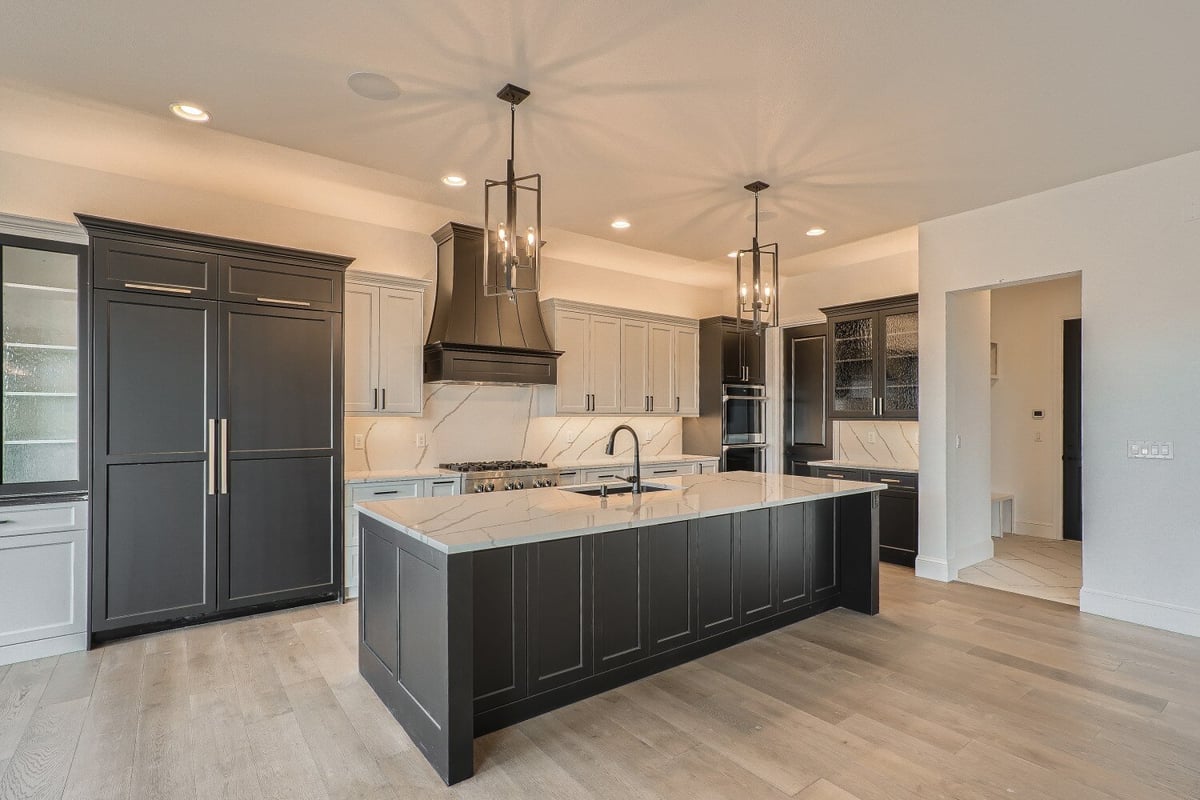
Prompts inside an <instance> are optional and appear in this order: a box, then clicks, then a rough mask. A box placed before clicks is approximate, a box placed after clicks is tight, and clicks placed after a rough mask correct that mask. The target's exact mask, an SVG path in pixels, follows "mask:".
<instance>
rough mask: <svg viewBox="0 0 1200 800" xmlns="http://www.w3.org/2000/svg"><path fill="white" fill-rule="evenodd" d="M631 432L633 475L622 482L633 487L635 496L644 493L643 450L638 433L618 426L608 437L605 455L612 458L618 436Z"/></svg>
mask: <svg viewBox="0 0 1200 800" xmlns="http://www.w3.org/2000/svg"><path fill="white" fill-rule="evenodd" d="M623 430H624V431H629V435H630V436H632V437H633V474H632V475H630V476H629V477H627V478H622V479H621V480H623V481H627V482H628V483H629V484H630V485H631V486H633V490H632V491H633V493H634V494H641V493H642V449H641V443H640V442H639V441H638V435H637V431H635V430H634V429H633V428H631V427H629V426H628V425H618V426H617V427H615V428H613V429H612V433H610V434H609V435H608V445H607V446H606V447H605V448H604V454H605V455H608V456H611V455H612V454H613V443H614V442H616V440H617V434H618V433H620V432H621V431H623Z"/></svg>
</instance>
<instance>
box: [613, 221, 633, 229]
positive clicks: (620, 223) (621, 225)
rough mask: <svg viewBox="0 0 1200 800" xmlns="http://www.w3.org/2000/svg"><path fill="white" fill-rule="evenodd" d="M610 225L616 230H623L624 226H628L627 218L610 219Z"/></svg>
mask: <svg viewBox="0 0 1200 800" xmlns="http://www.w3.org/2000/svg"><path fill="white" fill-rule="evenodd" d="M612 226H613V227H614V228H616V229H617V230H619V231H623V230H625V229H626V228H628V227H629V220H627V219H620V218H618V219H614V220H613V221H612Z"/></svg>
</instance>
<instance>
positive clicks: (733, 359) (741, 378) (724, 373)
mask: <svg viewBox="0 0 1200 800" xmlns="http://www.w3.org/2000/svg"><path fill="white" fill-rule="evenodd" d="M742 367H743V364H742V335H741V334H740V333H739V332H737V331H736V330H733V329H730V328H722V330H721V383H745V382H746V373H745V371H744V370H743V369H742Z"/></svg>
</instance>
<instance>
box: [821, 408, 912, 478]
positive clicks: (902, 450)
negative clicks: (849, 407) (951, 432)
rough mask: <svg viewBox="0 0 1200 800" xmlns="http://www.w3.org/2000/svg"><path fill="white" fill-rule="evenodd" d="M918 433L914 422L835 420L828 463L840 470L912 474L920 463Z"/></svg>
mask: <svg viewBox="0 0 1200 800" xmlns="http://www.w3.org/2000/svg"><path fill="white" fill-rule="evenodd" d="M919 431H920V427H919V425H918V423H917V422H915V421H899V420H835V421H834V423H833V453H834V457H833V459H832V461H833V462H836V466H843V467H850V466H852V465H853V466H857V467H861V468H864V469H872V468H876V467H877V468H880V469H884V468H887V467H891V468H892V469H897V470H911V471H914V472H915V471H916V470H917V468H918V467H919V466H920V463H921V457H920V436H919ZM872 434H874V438H875V441H874V442H872V441H871V437H872Z"/></svg>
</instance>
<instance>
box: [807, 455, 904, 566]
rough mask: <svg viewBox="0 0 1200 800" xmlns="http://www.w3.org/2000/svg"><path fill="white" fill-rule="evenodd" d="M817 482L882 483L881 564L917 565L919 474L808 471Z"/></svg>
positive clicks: (816, 468)
mask: <svg viewBox="0 0 1200 800" xmlns="http://www.w3.org/2000/svg"><path fill="white" fill-rule="evenodd" d="M809 469H810V471H811V472H812V476H813V477H814V478H834V479H835V480H847V481H867V482H869V483H882V484H885V485H886V486H887V487H888V488H887V490H886V491H883V492H880V493H879V560H880V561H886V562H887V563H889V564H899V565H901V566H904V567H911V566H913V565H915V564H916V563H917V513H918V493H917V473H915V472H896V471H892V470H872V471H867V470H861V469H847V468H845V467H821V466H813V467H810V468H809Z"/></svg>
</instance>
